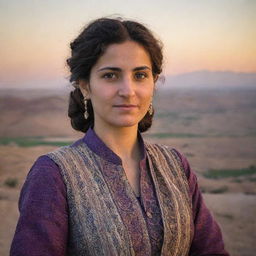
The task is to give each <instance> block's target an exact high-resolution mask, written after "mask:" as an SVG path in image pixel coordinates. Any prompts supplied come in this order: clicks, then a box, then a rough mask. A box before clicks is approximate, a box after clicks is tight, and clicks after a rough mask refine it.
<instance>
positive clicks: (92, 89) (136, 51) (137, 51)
mask: <svg viewBox="0 0 256 256" xmlns="http://www.w3.org/2000/svg"><path fill="white" fill-rule="evenodd" d="M79 86H80V88H81V91H82V93H83V95H84V96H86V98H87V99H88V98H89V99H91V102H92V106H93V111H94V126H95V128H97V129H106V128H118V127H119V128H121V127H133V126H138V123H139V121H141V119H142V118H143V117H144V116H145V114H146V112H147V111H148V108H149V104H150V102H151V99H152V96H153V91H154V78H153V75H152V65H151V60H150V57H149V55H148V53H147V52H146V51H145V49H144V48H143V47H142V46H140V45H139V44H138V43H136V42H133V41H126V42H124V43H121V44H112V45H110V46H108V47H107V49H106V51H105V53H104V54H103V55H102V56H101V57H100V58H99V60H98V61H97V63H96V64H95V65H94V66H93V68H92V70H91V74H90V81H89V83H88V82H85V81H82V80H81V81H80V82H79Z"/></svg>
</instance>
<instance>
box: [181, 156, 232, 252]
mask: <svg viewBox="0 0 256 256" xmlns="http://www.w3.org/2000/svg"><path fill="white" fill-rule="evenodd" d="M177 153H178V154H179V156H180V158H181V161H182V164H183V166H184V170H185V173H186V176H187V178H188V184H189V189H190V195H191V199H192V207H193V218H194V237H193V240H192V244H191V248H190V254H189V255H190V256H213V255H219V256H220V255H221V256H228V255H229V254H228V253H227V252H226V251H225V249H224V243H223V239H222V234H221V230H220V227H219V225H218V224H217V222H216V221H215V220H214V218H213V216H212V214H211V213H210V211H209V210H208V208H207V207H206V205H205V203H204V200H203V197H202V194H201V192H200V190H199V188H198V182H197V177H196V175H195V173H194V172H193V171H192V170H191V168H190V165H189V163H188V161H187V159H186V158H185V157H184V156H183V155H182V154H180V153H179V152H177Z"/></svg>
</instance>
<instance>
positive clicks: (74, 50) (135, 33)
mask: <svg viewBox="0 0 256 256" xmlns="http://www.w3.org/2000/svg"><path fill="white" fill-rule="evenodd" d="M127 40H131V41H135V42H137V43H139V44H140V45H142V46H143V47H144V49H145V50H146V51H147V52H148V54H149V55H150V59H151V63H152V73H153V77H154V79H155V81H156V80H157V78H158V75H159V74H160V73H161V72H162V62H163V55H162V45H161V42H160V41H158V40H157V39H156V38H155V37H154V36H153V34H152V32H151V31H150V30H149V29H147V28H146V27H145V26H144V25H142V24H140V23H138V22H135V21H130V20H121V19H119V18H118V19H110V18H100V19H97V20H95V21H93V22H91V23H90V24H89V25H88V26H86V27H85V28H84V29H83V30H82V32H81V33H80V34H79V36H78V37H77V38H76V39H75V40H74V41H73V42H71V43H70V48H71V57H70V58H68V59H67V64H68V66H69V68H70V72H71V76H70V82H71V83H73V85H74V87H75V89H74V91H72V92H71V93H70V97H69V109H68V116H69V117H70V119H71V125H72V127H73V128H74V129H75V130H78V131H82V132H86V131H87V130H88V129H89V127H90V126H93V125H94V115H93V107H92V103H91V101H90V100H88V101H87V111H88V114H89V117H88V118H87V119H85V118H84V112H85V110H84V109H85V106H84V99H83V95H82V93H81V91H80V89H79V88H78V81H79V80H85V81H89V80H90V72H91V69H92V67H93V66H94V65H95V64H96V62H97V61H98V59H99V58H100V57H101V56H102V55H103V54H104V52H105V50H106V48H107V47H108V46H109V45H110V44H113V43H122V42H124V41H127ZM153 114H154V113H153ZM153 114H152V115H150V114H149V113H148V112H147V113H146V115H145V116H144V117H143V119H142V120H141V121H140V122H139V126H138V129H139V131H140V132H144V131H146V130H148V129H149V128H150V127H151V125H152V118H153Z"/></svg>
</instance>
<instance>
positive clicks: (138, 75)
mask: <svg viewBox="0 0 256 256" xmlns="http://www.w3.org/2000/svg"><path fill="white" fill-rule="evenodd" d="M147 76H148V75H147V73H145V72H137V73H135V78H136V79H137V80H143V79H145V78H146V77H147Z"/></svg>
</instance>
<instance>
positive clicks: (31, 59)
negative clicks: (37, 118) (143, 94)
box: [0, 0, 256, 88]
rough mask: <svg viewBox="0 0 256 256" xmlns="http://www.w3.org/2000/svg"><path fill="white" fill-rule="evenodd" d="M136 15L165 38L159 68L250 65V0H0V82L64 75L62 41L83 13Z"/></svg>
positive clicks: (254, 33)
mask: <svg viewBox="0 0 256 256" xmlns="http://www.w3.org/2000/svg"><path fill="white" fill-rule="evenodd" d="M109 15H115V16H122V17H124V18H129V19H135V20H137V21H140V22H143V23H144V24H146V25H147V26H149V27H150V28H151V30H153V31H154V32H155V34H156V35H157V36H158V37H159V38H160V39H161V40H162V41H163V43H164V54H165V68H164V74H165V75H169V74H180V73H185V72H191V71H197V70H211V71H216V70H219V71H236V72H256V29H255V27H256V1H255V0H186V1H185V0H179V1H178V0H175V1H173V0H153V1H149V0H129V1H121V0H109V1H108V0H22V1H21V0H0V21H1V30H0V32H1V48H0V57H1V62H0V87H24V86H25V87H47V88H49V87H51V86H60V85H61V84H63V83H67V77H68V75H69V74H68V71H67V68H66V67H65V59H66V58H67V57H68V56H69V43H70V41H71V40H72V39H74V38H75V37H76V36H77V34H78V33H79V31H80V30H81V28H82V27H83V26H84V25H85V24H86V23H88V22H89V21H90V20H92V19H95V18H98V17H102V16H109Z"/></svg>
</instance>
